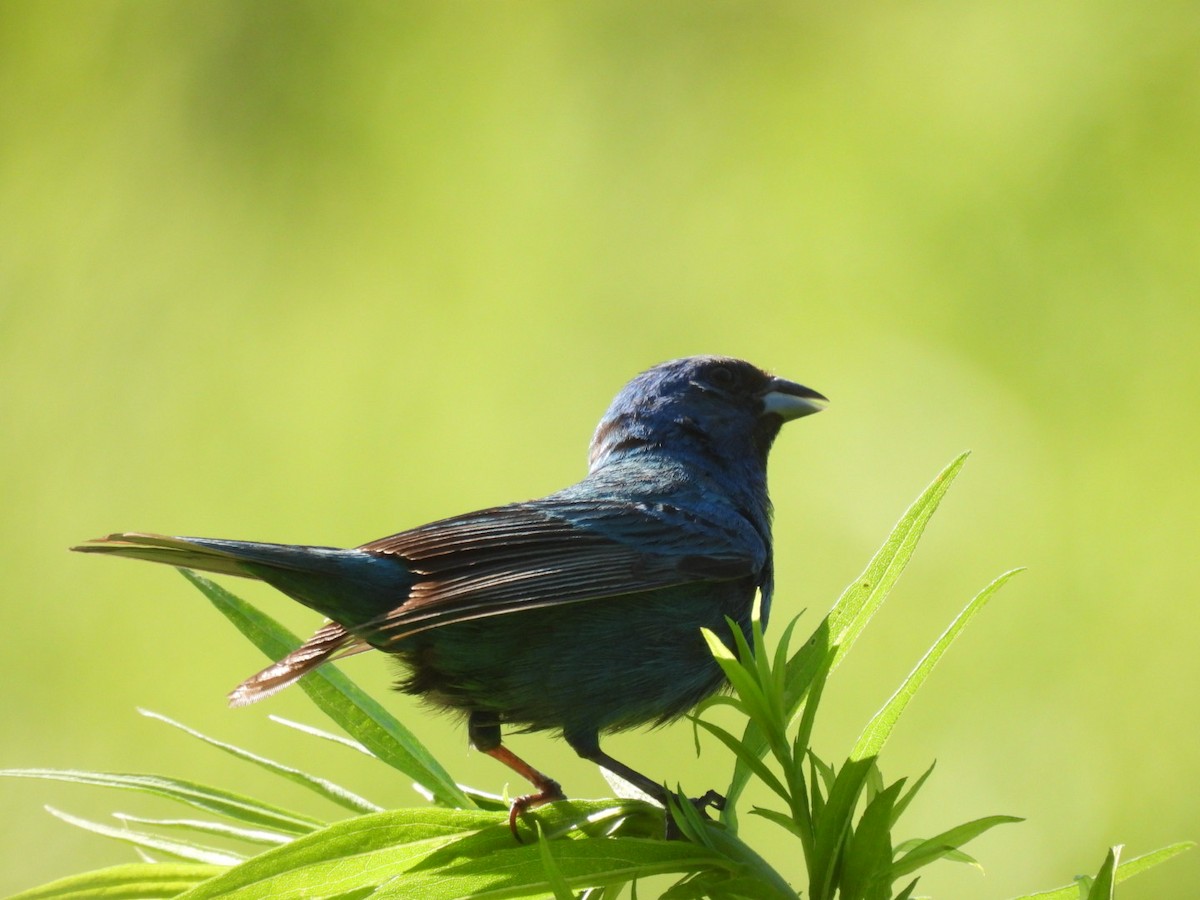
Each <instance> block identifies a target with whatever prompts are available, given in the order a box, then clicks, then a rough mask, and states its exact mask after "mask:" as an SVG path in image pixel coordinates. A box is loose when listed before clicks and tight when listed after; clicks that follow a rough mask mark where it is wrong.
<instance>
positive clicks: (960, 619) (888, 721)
mask: <svg viewBox="0 0 1200 900" xmlns="http://www.w3.org/2000/svg"><path fill="white" fill-rule="evenodd" d="M1020 571H1021V570H1020V569H1013V570H1011V571H1009V572H1005V573H1004V574H1003V575H1001V576H1000V577H998V578H996V579H995V580H994V581H993V582H992V583H991V584H989V585H988V586H987V587H985V588H984V589H983V590H982V591H980V592H979V593H978V594H976V595H975V598H974V599H973V600H972V601H971V602H970V603H968V604H967V606H966V608H965V609H964V610H963V611H962V612H961V613H959V614H958V616H957V617H956V618H955V619H954V621H953V622H951V623H950V626H949V627H948V628H947V629H946V630H945V631H944V632H942V635H941V637H939V638H938V639H937V640H936V641H935V642H934V644H933V646H932V647H930V648H929V651H928V652H927V653H926V654H925V656H924V657H922V658H921V661H920V662H919V663H917V666H916V668H914V669H913V670H912V672H910V673H909V675H908V677H907V678H905V679H904V683H903V684H901V685H900V687H899V689H897V691H896V693H894V694H892V696H891V698H890V699H889V700H888V702H887V703H885V704H884V706H883V709H881V710H879V712H877V713H876V714H875V716H874V717H873V718H872V719H871V721H870V722H868V723H867V727H866V728H865V729H863V733H862V734H861V735H859V738H858V741H857V742H856V743H855V745H854V749H853V750H851V751H850V758H851V759H866V758H867V757H874V756H878V755H879V751H880V750H882V749H883V745H884V744H885V743H887V739H888V737H889V736H890V735H891V733H892V728H894V727H895V725H896V722H897V721H898V720H899V718H900V716H901V714H902V713H903V712H904V710H905V708H906V707H907V706H908V703H909V701H910V700H911V699H912V698H913V695H914V694H916V692H917V690H918V689H919V688H920V687H921V685H922V684H924V683H925V679H926V678H928V677H929V673H930V672H932V671H933V667H934V666H936V665H937V663H938V660H940V659H941V658H942V655H943V654H944V653H945V652H946V650H947V649H948V648H949V646H950V645H951V644H952V643H954V639H955V638H956V637H958V635H959V634H961V633H962V630H963V629H964V628H966V626H967V623H968V622H970V621H971V619H972V618H973V617H974V616H975V615H976V614H977V613H978V612H979V611H980V610H981V609H983V607H984V605H985V604H986V603H987V602H988V600H990V599H991V597H992V595H993V594H995V593H996V591H998V590H999V589H1000V588H1001V587H1003V586H1004V584H1005V582H1007V581H1008V580H1009V579H1010V578H1012V577H1013V576H1014V575H1015V574H1017V572H1020Z"/></svg>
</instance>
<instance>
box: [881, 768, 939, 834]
mask: <svg viewBox="0 0 1200 900" xmlns="http://www.w3.org/2000/svg"><path fill="white" fill-rule="evenodd" d="M936 765H937V761H936V760H935V761H934V762H932V763H930V764H929V768H928V769H926V770H925V771H924V772H923V773H922V774H921V777H920V778H918V779H917V780H916V781H914V782H913V786H912V787H910V788H909V789H908V790H907V791H905V792H904V794H903V795H902V796H901V797H900V799H899V800H897V801H896V808H895V809H893V810H892V824H893V825H895V824H896V822H898V821H899V820H900V817H901V816H902V815H904V811H905V810H906V809H908V804H910V803H912V801H913V798H914V797H916V796H917V791H919V790H920V789H921V787H922V785H924V784H925V782H926V781H928V780H929V776H930V775H932V774H933V767H934V766H936Z"/></svg>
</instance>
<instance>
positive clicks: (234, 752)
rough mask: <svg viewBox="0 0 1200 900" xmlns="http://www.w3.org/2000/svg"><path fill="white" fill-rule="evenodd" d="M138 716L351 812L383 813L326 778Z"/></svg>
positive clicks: (146, 712) (152, 715) (149, 714)
mask: <svg viewBox="0 0 1200 900" xmlns="http://www.w3.org/2000/svg"><path fill="white" fill-rule="evenodd" d="M138 712H140V713H141V714H142V715H143V716H146V717H148V718H151V719H157V720H158V721H159V722H164V723H166V724H167V725H170V726H171V727H172V728H178V729H179V730H180V731H182V732H184V733H185V734H189V735H191V736H192V737H194V738H198V739H199V740H201V741H204V743H206V744H209V745H210V746H213V747H216V748H217V749H219V750H223V751H224V752H226V753H228V754H230V755H231V756H235V757H237V758H238V759H241V760H245V761H246V762H249V763H253V764H254V765H256V766H259V767H261V768H264V769H266V770H267V771H268V772H271V773H272V774H274V775H278V776H280V777H281V778H285V779H287V780H288V781H291V782H294V783H295V784H299V785H300V786H302V787H305V788H307V789H308V790H310V791H313V792H314V793H316V794H319V795H320V796H322V797H324V798H325V799H326V800H330V801H332V802H334V803H336V804H337V805H338V806H341V807H344V808H345V809H348V810H350V811H351V812H354V813H372V812H381V811H382V810H383V807H382V806H378V805H377V804H374V803H372V802H371V801H370V800H364V799H363V798H362V797H360V796H358V795H357V794H355V793H353V792H351V791H349V790H347V789H346V788H344V787H341V786H340V785H337V784H334V783H333V782H332V781H327V780H326V779H324V778H318V777H317V776H315V775H309V774H308V773H307V772H302V771H300V770H299V769H294V768H292V767H291V766H285V765H283V764H282V763H277V762H275V761H274V760H270V759H267V758H266V757H264V756H259V755H258V754H256V753H251V752H250V751H249V750H243V749H241V748H240V747H235V746H234V745H233V744H227V743H225V742H224V741H218V740H217V739H216V738H211V737H208V736H207V735H204V734H201V733H200V732H199V731H195V730H193V729H191V728H188V727H187V726H186V725H183V724H181V723H179V722H176V721H175V720H174V719H169V718H167V717H166V716H164V715H160V714H159V713H155V712H150V711H149V710H146V709H139V710H138Z"/></svg>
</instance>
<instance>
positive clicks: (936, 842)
mask: <svg viewBox="0 0 1200 900" xmlns="http://www.w3.org/2000/svg"><path fill="white" fill-rule="evenodd" d="M1022 821H1024V820H1023V819H1021V818H1019V817H1017V816H984V817H983V818H982V819H975V820H973V821H971V822H966V823H965V824H962V825H958V826H955V827H954V828H950V829H947V830H946V831H943V832H942V833H941V834H937V835H934V836H933V837H931V838H928V839H926V840H923V841H921V843H919V844H918V845H917V846H916V847H914V848H913V849H912V850H909V851H908V852H907V853H905V854H904V855H903V856H901V857H900V858H899V859H898V860H896V861H895V862H894V863H893V864H892V880H893V881H894V880H896V879H897V878H903V877H904V876H905V875H908V874H910V873H912V872H915V871H917V869H920V868H922V867H923V866H927V865H929V864H930V863H931V862H933V861H934V860H938V859H941V858H942V857H944V856H946V855H948V852H949V851H951V850H957V849H958V848H959V847H961V846H962V845H963V844H965V843H967V842H968V841H972V840H974V839H975V838H977V837H979V835H981V834H983V833H984V832H985V831H989V830H990V829H992V828H995V827H996V826H997V825H1005V824H1008V823H1010V822H1022Z"/></svg>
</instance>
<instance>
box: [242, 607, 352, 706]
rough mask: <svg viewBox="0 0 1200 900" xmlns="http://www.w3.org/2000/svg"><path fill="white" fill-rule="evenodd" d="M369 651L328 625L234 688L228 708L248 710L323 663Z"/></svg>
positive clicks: (340, 629)
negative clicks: (247, 708)
mask: <svg viewBox="0 0 1200 900" xmlns="http://www.w3.org/2000/svg"><path fill="white" fill-rule="evenodd" d="M369 649H370V645H369V644H367V643H366V642H364V641H360V640H359V639H358V638H355V637H354V636H353V635H351V634H350V633H349V632H347V631H346V629H345V628H343V627H342V626H341V625H339V624H337V623H336V622H327V623H325V624H324V625H323V626H321V627H320V628H318V629H317V631H316V633H315V634H313V636H312V637H310V638H309V639H308V640H307V641H305V642H304V643H303V644H301V645H300V646H299V647H297V648H296V649H295V650H293V651H292V652H291V653H289V654H288V655H287V656H285V657H283V659H281V660H279V661H278V662H273V663H271V665H269V666H267V667H266V668H265V669H263V670H262V671H261V672H259V673H258V674H256V675H251V676H250V677H249V678H247V679H246V680H245V681H243V682H242V683H241V684H239V685H238V686H237V687H236V688H234V689H233V690H232V691H231V692H230V694H229V705H230V706H246V705H247V704H249V703H254V702H256V701H258V700H262V699H263V698H264V697H269V696H271V695H272V694H274V693H277V692H278V691H282V690H283V689H284V688H285V687H287V686H288V685H290V684H292V683H294V682H296V681H299V680H300V678H301V677H302V676H304V675H307V674H308V673H309V672H311V671H312V670H313V669H315V668H316V667H317V666H319V665H321V664H322V663H326V662H329V660H331V659H333V658H335V657H342V656H350V655H352V654H354V653H359V652H361V651H363V650H369Z"/></svg>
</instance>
